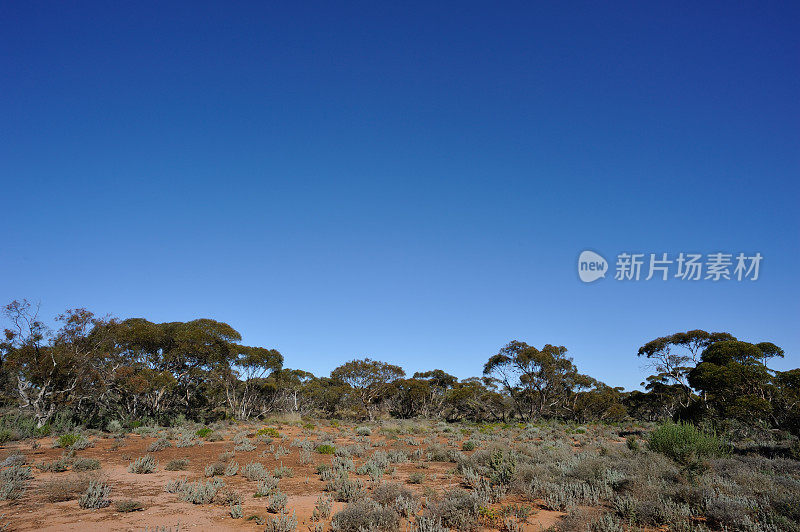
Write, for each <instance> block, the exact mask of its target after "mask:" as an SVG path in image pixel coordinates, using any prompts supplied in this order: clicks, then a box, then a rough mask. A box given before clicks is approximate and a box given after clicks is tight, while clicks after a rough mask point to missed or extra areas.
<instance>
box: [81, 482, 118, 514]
mask: <svg viewBox="0 0 800 532" xmlns="http://www.w3.org/2000/svg"><path fill="white" fill-rule="evenodd" d="M110 494H111V486H110V485H109V484H108V483H106V482H103V481H91V482H90V483H89V487H87V488H86V491H85V492H84V493H83V495H81V498H80V500H79V501H78V504H79V505H80V507H81V508H84V509H88V508H91V509H96V508H105V507H106V506H108V505H110V504H111V500H110V499H109V498H108V496H109V495H110Z"/></svg>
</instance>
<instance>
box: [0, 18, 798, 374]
mask: <svg viewBox="0 0 800 532" xmlns="http://www.w3.org/2000/svg"><path fill="white" fill-rule="evenodd" d="M283 4H284V5H279V4H278V3H274V4H267V3H262V2H258V3H255V2H254V3H247V2H242V3H235V4H231V3H222V2H219V3H205V2H191V3H186V4H178V3H172V4H171V5H169V6H167V5H165V4H164V3H155V2H151V3H148V2H142V3H126V4H117V3H112V4H108V3H96V4H92V3H89V2H75V3H73V2H58V3H56V2H41V3H32V2H15V3H12V2H6V3H3V4H2V5H0V50H2V51H1V52H0V68H2V72H3V74H2V76H0V94H1V95H2V97H0V180H1V181H2V190H3V199H4V202H3V212H4V220H5V224H4V230H3V235H4V238H3V251H2V254H1V255H0V257H2V260H0V278H2V283H1V284H0V299H2V301H4V302H7V301H10V300H12V299H15V298H28V299H30V300H32V301H40V302H41V304H42V312H43V314H44V315H45V316H48V317H49V316H53V315H55V314H57V313H58V312H60V311H62V310H63V309H65V308H68V307H78V306H82V307H87V308H89V309H91V310H93V311H95V312H98V313H101V314H102V313H112V314H114V315H116V316H119V317H123V318H125V317H133V316H144V317H146V318H148V319H150V320H153V321H174V320H189V319H193V318H197V317H213V318H215V319H219V320H223V321H227V322H229V323H230V324H232V325H233V326H234V327H236V328H237V329H238V330H239V331H240V332H241V333H242V334H243V336H244V338H245V341H246V342H247V343H250V344H253V345H264V346H268V347H274V348H277V349H279V350H280V351H281V352H282V353H283V354H284V356H285V359H286V365H287V366H289V367H299V368H303V369H307V370H310V371H313V372H314V373H316V374H318V375H320V374H327V373H328V372H329V371H330V370H331V369H333V368H334V367H335V366H337V365H338V364H340V363H342V362H344V361H346V360H349V359H352V358H355V357H363V356H371V357H373V358H378V359H381V360H386V361H390V362H393V363H398V364H401V365H402V366H403V367H404V368H406V370H407V371H408V372H409V373H413V372H414V371H417V370H425V369H432V368H442V369H445V370H447V371H450V372H452V373H454V374H456V375H458V376H459V377H467V376H471V375H477V374H479V373H480V371H481V369H482V366H483V364H484V363H485V361H486V359H487V358H488V357H489V356H491V355H493V354H494V353H496V352H497V350H498V349H499V348H500V347H501V346H502V345H503V344H505V343H506V342H508V341H510V340H512V339H519V340H524V341H527V342H528V343H531V344H533V345H536V346H541V345H543V344H545V343H556V344H562V345H565V346H567V347H568V348H569V350H570V354H571V355H572V356H573V357H574V359H575V362H576V363H577V365H578V367H579V369H581V370H582V371H584V372H587V373H589V374H591V375H593V376H595V377H597V378H599V379H601V380H603V381H605V382H607V383H609V384H612V385H618V386H625V387H626V388H628V389H630V388H632V387H635V386H637V385H638V383H639V382H641V381H642V380H643V379H644V377H645V376H646V375H647V374H648V372H647V369H646V368H644V367H643V364H642V361H640V360H637V358H636V356H635V353H636V350H637V348H638V347H639V346H640V345H642V344H643V343H644V342H646V341H648V340H650V339H652V338H654V337H656V336H661V335H664V334H669V333H672V332H677V331H681V330H687V329H694V328H704V329H707V330H724V331H729V332H731V333H733V334H735V335H736V336H738V337H740V338H742V339H746V340H752V341H761V340H770V341H773V342H775V343H777V344H778V345H781V346H783V347H784V349H786V352H787V358H786V360H784V361H782V362H780V363H778V364H777V366H778V367H779V368H783V369H787V368H790V367H797V366H798V358H797V353H798V349H799V348H800V333H798V327H797V324H798V323H800V321H798V318H800V303H799V301H800V289H799V288H800V283H798V265H800V252H798V242H799V241H800V240H799V239H798V236H800V223H799V222H800V220H799V218H798V213H797V200H798V198H799V197H800V194H799V192H800V185H798V176H799V175H800V172H799V171H800V164H799V163H800V159H799V158H798V146H800V142H799V141H800V120H799V119H800V99H798V98H797V95H798V94H800V70H799V69H798V66H799V65H798V57H799V54H798V52H800V46H799V45H800V43H799V42H798V41H799V40H800V37H799V35H800V34H798V32H797V31H796V30H797V27H798V25H799V24H798V23H800V9H799V8H798V7H797V4H793V3H790V2H784V3H779V2H775V3H772V2H766V3H765V2H750V3H741V4H737V5H731V4H730V3H705V2H702V3H697V2H679V3H675V2H664V3H654V2H646V3H642V2H631V3H618V4H616V5H603V6H601V5H599V4H596V3H561V2H559V3H541V4H538V5H537V4H535V3H529V2H519V3H501V4H497V3H475V2H458V3H456V2H452V3H430V2H419V3H412V2H409V3H402V5H401V4H391V5H389V4H388V3H375V2H363V3H348V4H344V3H342V4H340V5H336V4H334V3H329V2H319V3H308V2H307V3H302V4H300V3H297V4H298V5H289V4H286V3H283ZM380 4H386V5H380ZM434 4H435V5H434ZM584 249H593V250H596V251H598V252H600V253H601V254H603V255H604V256H605V257H606V258H607V259H609V261H610V262H613V260H614V258H615V256H616V254H617V253H620V252H622V251H628V252H640V253H662V252H668V253H670V254H677V253H679V252H682V251H683V252H692V251H693V252H700V253H712V252H717V251H724V252H729V253H738V252H740V251H741V252H746V253H748V254H752V253H755V252H760V253H761V254H762V255H763V256H764V261H763V263H762V268H761V273H760V278H759V280H758V281H755V282H747V281H743V282H735V281H728V282H720V283H712V282H710V281H701V282H696V283H691V282H686V281H679V280H670V281H667V282H660V281H650V282H645V281H639V282H627V283H624V282H617V281H614V280H613V279H612V278H611V276H609V277H607V278H606V279H603V280H600V281H598V282H595V283H593V284H583V283H581V282H580V281H579V279H578V276H577V271H576V261H577V257H578V254H579V253H580V252H581V251H582V250H584Z"/></svg>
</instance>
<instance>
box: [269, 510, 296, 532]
mask: <svg viewBox="0 0 800 532" xmlns="http://www.w3.org/2000/svg"><path fill="white" fill-rule="evenodd" d="M295 530H297V515H296V514H295V513H294V512H292V515H289V514H288V513H286V512H285V511H283V512H281V513H280V514H279V515H278V517H273V518H272V519H270V520H269V521H267V527H266V528H265V529H264V532H295Z"/></svg>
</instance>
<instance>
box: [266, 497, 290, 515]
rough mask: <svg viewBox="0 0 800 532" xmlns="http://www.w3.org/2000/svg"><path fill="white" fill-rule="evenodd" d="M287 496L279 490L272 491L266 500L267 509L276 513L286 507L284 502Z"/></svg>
mask: <svg viewBox="0 0 800 532" xmlns="http://www.w3.org/2000/svg"><path fill="white" fill-rule="evenodd" d="M288 500H289V498H288V497H287V496H286V494H285V493H283V492H281V491H274V492H273V493H272V494H271V495H270V496H269V499H268V501H267V511H268V512H269V513H272V514H276V513H278V512H280V511H282V510H283V509H284V508H286V502H287V501H288Z"/></svg>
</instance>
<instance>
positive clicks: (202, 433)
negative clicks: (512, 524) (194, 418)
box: [195, 427, 214, 438]
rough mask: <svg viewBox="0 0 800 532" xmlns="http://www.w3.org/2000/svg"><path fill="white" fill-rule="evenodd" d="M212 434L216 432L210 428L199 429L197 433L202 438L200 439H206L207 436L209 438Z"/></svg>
mask: <svg viewBox="0 0 800 532" xmlns="http://www.w3.org/2000/svg"><path fill="white" fill-rule="evenodd" d="M212 432H214V431H213V430H211V429H210V428H208V427H203V428H202V429H198V430H197V432H195V435H196V436H198V437H200V438H205V437H206V436H208V435H209V434H211V433H212Z"/></svg>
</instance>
